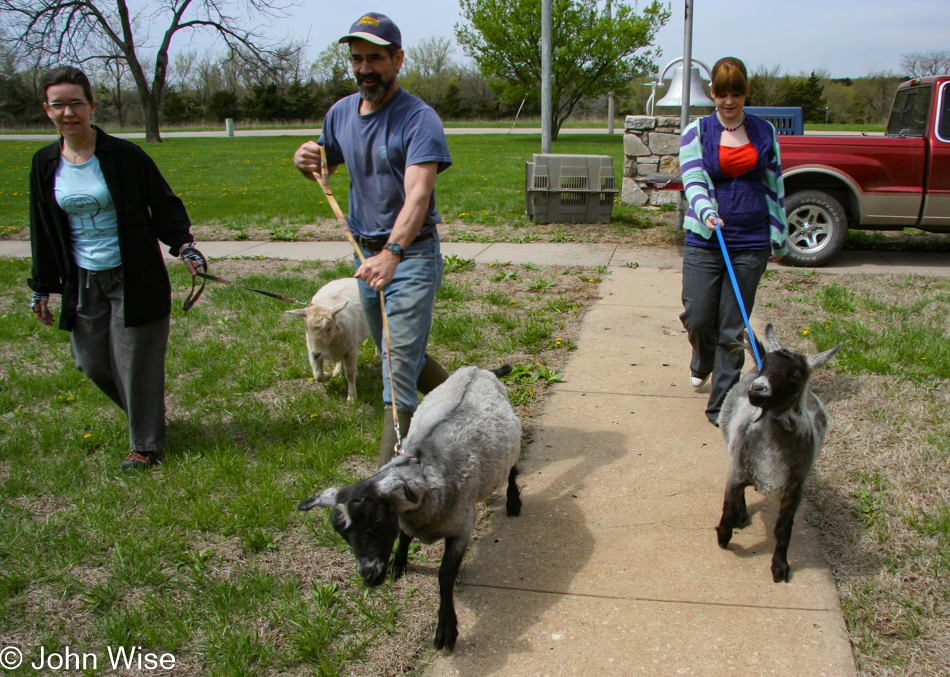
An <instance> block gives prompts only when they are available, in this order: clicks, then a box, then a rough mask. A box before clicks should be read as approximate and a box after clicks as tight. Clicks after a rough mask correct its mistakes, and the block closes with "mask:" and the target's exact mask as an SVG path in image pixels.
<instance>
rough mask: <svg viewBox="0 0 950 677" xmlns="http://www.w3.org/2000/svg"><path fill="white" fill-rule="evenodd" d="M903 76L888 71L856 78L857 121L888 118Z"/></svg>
mask: <svg viewBox="0 0 950 677" xmlns="http://www.w3.org/2000/svg"><path fill="white" fill-rule="evenodd" d="M900 81H901V78H899V77H897V76H895V75H894V74H893V73H890V72H888V71H884V72H879V73H870V74H869V75H867V76H866V77H863V78H856V79H855V80H854V85H853V90H854V94H853V97H852V100H851V101H852V105H853V111H852V115H853V116H854V118H855V120H856V121H857V122H862V123H872V124H877V123H882V122H884V121H885V120H887V116H888V115H890V112H891V103H892V102H893V101H894V92H895V91H897V85H899V84H900Z"/></svg>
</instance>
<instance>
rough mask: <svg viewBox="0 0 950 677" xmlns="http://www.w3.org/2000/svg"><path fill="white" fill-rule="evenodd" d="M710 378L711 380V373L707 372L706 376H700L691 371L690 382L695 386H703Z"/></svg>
mask: <svg viewBox="0 0 950 677" xmlns="http://www.w3.org/2000/svg"><path fill="white" fill-rule="evenodd" d="M708 380H709V374H706V375H705V376H700V375H699V374H696V373H691V374H690V375H689V384H690V385H691V386H693V387H694V388H701V387H703V386H704V385H706V381H708Z"/></svg>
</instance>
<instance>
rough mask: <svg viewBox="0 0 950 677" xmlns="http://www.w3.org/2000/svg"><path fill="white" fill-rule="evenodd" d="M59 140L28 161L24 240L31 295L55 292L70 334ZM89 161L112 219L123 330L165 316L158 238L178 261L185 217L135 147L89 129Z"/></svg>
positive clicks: (72, 300)
mask: <svg viewBox="0 0 950 677" xmlns="http://www.w3.org/2000/svg"><path fill="white" fill-rule="evenodd" d="M61 147H62V139H60V140H59V141H57V142H56V143H53V144H50V145H49V146H45V147H43V148H41V149H40V150H39V151H37V153H36V155H34V156H33V168H32V170H31V171H30V243H31V245H32V248H33V271H32V274H33V276H32V277H31V278H30V279H29V280H28V283H29V285H30V288H31V289H33V291H36V292H40V293H44V294H62V295H63V306H62V310H61V311H60V319H59V327H60V329H66V330H70V329H72V327H73V325H74V323H75V320H76V305H77V303H78V300H79V290H78V280H79V272H78V270H79V269H78V266H77V265H76V261H75V258H74V257H73V251H72V242H71V237H72V236H71V233H70V230H69V220H68V218H67V216H66V212H64V211H63V210H62V209H61V208H60V207H59V205H58V204H56V199H55V196H54V193H53V183H54V174H55V172H56V167H57V165H58V164H59V156H60V149H61ZM96 157H97V158H99V165H100V167H101V168H102V175H103V176H104V177H105V180H106V185H107V186H108V187H109V192H110V193H111V194H112V200H113V202H115V208H116V212H117V215H118V230H119V251H120V253H121V255H122V270H123V278H124V284H125V303H124V308H125V325H126V326H127V327H134V326H137V325H141V324H145V323H146V322H151V321H153V320H157V319H159V318H162V317H165V316H166V315H168V314H169V313H170V312H171V282H170V281H169V279H168V271H167V270H166V269H165V261H164V259H163V258H162V252H161V248H160V247H159V244H158V241H159V240H161V241H162V242H164V243H165V244H167V245H168V247H169V249H168V251H169V253H170V254H172V255H173V256H177V255H178V252H179V250H180V249H181V246H182V245H184V244H188V243H189V242H192V240H193V238H192V236H191V233H190V232H189V231H190V228H191V222H190V221H189V220H188V213H187V212H186V211H185V205H184V204H183V203H182V201H181V199H180V198H179V197H178V196H177V195H175V193H173V192H172V189H171V188H170V187H169V185H168V183H167V182H166V181H165V179H164V177H163V176H162V174H161V172H159V170H158V167H157V166H156V164H155V162H154V161H153V160H152V158H151V157H149V155H148V154H147V153H146V152H145V151H144V150H142V149H141V148H140V147H138V146H136V145H135V144H134V143H131V142H129V141H125V140H123V139H118V138H116V137H114V136H109V135H108V134H106V133H105V132H103V131H102V130H101V129H99V128H98V127H97V128H96Z"/></svg>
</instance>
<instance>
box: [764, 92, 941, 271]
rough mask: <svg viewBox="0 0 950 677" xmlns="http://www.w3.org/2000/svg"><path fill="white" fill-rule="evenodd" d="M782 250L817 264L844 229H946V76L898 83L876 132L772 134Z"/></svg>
mask: <svg viewBox="0 0 950 677" xmlns="http://www.w3.org/2000/svg"><path fill="white" fill-rule="evenodd" d="M779 145H780V147H781V153H782V171H783V173H784V178H785V213H786V215H787V223H788V231H789V233H788V244H789V247H788V255H787V256H786V257H785V260H786V261H787V262H789V263H791V264H793V265H798V266H822V265H824V264H826V263H828V262H829V261H830V260H831V259H832V257H834V256H835V254H837V253H838V252H839V251H840V250H841V248H842V247H843V246H844V243H845V238H846V235H847V231H848V228H849V227H850V228H859V229H864V230H900V229H903V228H908V227H913V228H919V229H920V230H925V231H930V232H933V233H950V75H942V76H929V77H924V78H917V79H915V80H910V81H908V82H904V83H903V84H901V85H900V87H898V88H897V93H896V95H895V96H894V104H893V106H892V108H891V115H890V118H889V119H888V122H887V131H886V132H885V135H884V136H883V137H881V136H860V137H856V136H780V137H779Z"/></svg>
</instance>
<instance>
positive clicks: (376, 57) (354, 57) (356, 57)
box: [350, 54, 387, 66]
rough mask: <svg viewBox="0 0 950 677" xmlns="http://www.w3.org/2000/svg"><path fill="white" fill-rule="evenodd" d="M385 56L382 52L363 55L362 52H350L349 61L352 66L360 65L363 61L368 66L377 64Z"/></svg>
mask: <svg viewBox="0 0 950 677" xmlns="http://www.w3.org/2000/svg"><path fill="white" fill-rule="evenodd" d="M386 58H387V56H386V55H383V54H370V55H369V56H365V57H364V56H363V55H362V54H350V63H351V64H353V65H354V66H361V65H362V64H363V62H364V61H365V62H366V63H368V64H369V65H370V66H378V65H379V64H381V63H382V62H383V60H384V59H386Z"/></svg>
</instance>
